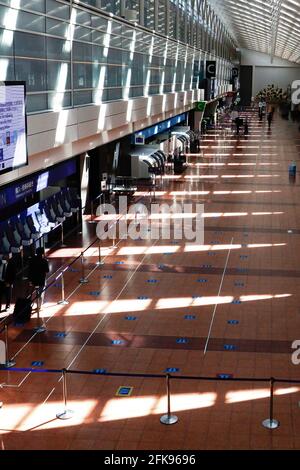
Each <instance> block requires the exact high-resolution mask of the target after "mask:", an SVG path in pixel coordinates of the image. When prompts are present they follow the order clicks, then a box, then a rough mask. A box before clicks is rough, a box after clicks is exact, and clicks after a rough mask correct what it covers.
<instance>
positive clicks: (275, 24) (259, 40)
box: [209, 0, 300, 63]
mask: <svg viewBox="0 0 300 470" xmlns="http://www.w3.org/2000/svg"><path fill="white" fill-rule="evenodd" d="M209 2H210V4H211V6H212V7H213V9H214V11H215V12H216V13H217V14H218V16H219V18H220V19H221V20H222V21H223V22H224V23H225V25H226V26H227V28H228V30H229V32H230V34H231V35H232V37H233V38H234V39H235V41H236V43H237V45H238V47H240V48H246V49H252V50H255V51H259V52H264V53H267V54H269V55H270V57H271V61H272V60H273V58H274V56H277V57H280V58H283V59H287V60H290V61H292V62H298V63H300V0H248V1H247V0H209Z"/></svg>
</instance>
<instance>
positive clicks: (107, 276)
mask: <svg viewBox="0 0 300 470" xmlns="http://www.w3.org/2000/svg"><path fill="white" fill-rule="evenodd" d="M103 279H112V276H111V275H110V274H107V275H105V276H103Z"/></svg>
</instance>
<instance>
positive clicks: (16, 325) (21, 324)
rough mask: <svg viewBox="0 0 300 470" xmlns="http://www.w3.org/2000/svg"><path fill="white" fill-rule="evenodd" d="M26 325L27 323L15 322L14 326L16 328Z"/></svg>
mask: <svg viewBox="0 0 300 470" xmlns="http://www.w3.org/2000/svg"><path fill="white" fill-rule="evenodd" d="M24 325H25V323H14V326H15V327H16V328H23V326H24Z"/></svg>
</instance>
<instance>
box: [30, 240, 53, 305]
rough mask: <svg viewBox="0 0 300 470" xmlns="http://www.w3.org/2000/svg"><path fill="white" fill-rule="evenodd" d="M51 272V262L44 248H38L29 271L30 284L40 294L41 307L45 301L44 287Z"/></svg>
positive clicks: (31, 260)
mask: <svg viewBox="0 0 300 470" xmlns="http://www.w3.org/2000/svg"><path fill="white" fill-rule="evenodd" d="M48 272H49V263H48V260H47V259H46V258H45V250H44V248H41V247H39V248H37V250H36V254H35V256H34V257H33V258H31V259H30V261H29V273H28V279H29V284H30V286H32V287H35V289H36V290H37V294H39V296H40V302H39V307H40V308H41V307H42V305H43V301H44V296H45V292H44V288H45V284H46V276H47V274H48Z"/></svg>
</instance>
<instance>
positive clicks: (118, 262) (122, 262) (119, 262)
mask: <svg viewBox="0 0 300 470" xmlns="http://www.w3.org/2000/svg"><path fill="white" fill-rule="evenodd" d="M115 264H124V261H116V262H115Z"/></svg>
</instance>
